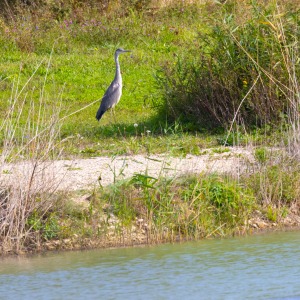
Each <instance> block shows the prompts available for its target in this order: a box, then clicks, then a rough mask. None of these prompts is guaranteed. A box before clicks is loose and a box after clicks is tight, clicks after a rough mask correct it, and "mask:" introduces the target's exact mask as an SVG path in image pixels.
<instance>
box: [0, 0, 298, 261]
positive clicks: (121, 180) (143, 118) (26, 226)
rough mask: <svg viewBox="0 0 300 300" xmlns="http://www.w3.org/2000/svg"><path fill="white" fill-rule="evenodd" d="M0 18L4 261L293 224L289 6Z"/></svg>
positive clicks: (105, 4) (148, 6) (185, 6)
mask: <svg viewBox="0 0 300 300" xmlns="http://www.w3.org/2000/svg"><path fill="white" fill-rule="evenodd" d="M0 7H1V10H0V11H1V13H0V30H1V36H0V44H1V47H0V52H1V53H0V106H1V107H0V128H1V131H0V155H1V162H0V252H1V254H2V255H4V254H11V253H24V252H36V251H43V250H53V249H81V248H90V247H108V246H123V245H135V244H146V243H158V242H172V241H180V240H187V239H199V238H207V237H225V236H231V235H236V234H247V233H250V232H253V231H257V230H262V229H263V230H264V229H269V228H271V229H274V228H276V229H277V228H283V227H291V226H293V227H294V226H299V203H300V202H299V196H300V184H299V181H300V178H299V176H300V175H299V174H300V173H299V157H300V155H299V149H300V147H299V139H300V134H299V133H300V128H299V126H300V125H299V124H300V122H299V107H300V106H299V104H300V103H299V100H300V99H299V95H300V93H299V85H298V78H299V32H300V31H299V7H300V1H279V0H277V1H275V0H269V1H233V0H232V1H225V2H222V1H220V2H218V1H203V2H201V3H199V1H194V2H193V1H189V2H188V3H185V2H178V1H168V2H166V1H158V0H152V1H151V0H149V1H148V0H146V1H131V0H128V1H101V0H94V1H92V0H90V1H85V2H81V1H60V0H58V1H48V0H41V1H21V0H15V1H10V2H9V3H8V2H7V1H3V2H1V3H0ZM119 47H122V48H125V49H130V50H132V52H131V53H130V54H127V56H126V57H124V56H123V57H120V64H121V70H122V76H123V95H122V98H121V100H120V102H119V103H118V105H117V107H116V111H115V113H116V120H113V118H112V117H111V116H110V114H109V113H106V114H105V115H104V116H103V117H102V118H101V120H100V122H99V123H98V122H97V121H96V120H95V114H96V111H97V109H98V107H99V101H100V99H101V97H102V96H103V93H104V91H105V90H106V88H107V87H108V85H109V83H110V82H111V80H112V79H113V76H114V73H115V69H114V67H115V66H114V60H113V54H114V51H115V50H116V49H117V48H119Z"/></svg>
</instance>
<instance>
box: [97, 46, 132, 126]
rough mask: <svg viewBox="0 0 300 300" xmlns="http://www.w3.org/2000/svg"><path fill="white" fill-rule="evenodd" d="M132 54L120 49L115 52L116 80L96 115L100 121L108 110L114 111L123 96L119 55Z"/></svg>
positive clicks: (105, 95)
mask: <svg viewBox="0 0 300 300" xmlns="http://www.w3.org/2000/svg"><path fill="white" fill-rule="evenodd" d="M125 52H131V51H130V50H124V49H122V48H119V49H117V50H116V52H115V63H116V74H115V78H114V80H113V81H112V83H111V84H110V86H109V87H108V89H107V90H106V92H105V94H104V96H103V98H102V100H101V104H100V107H99V109H98V111H97V114H96V119H97V120H98V121H99V120H100V119H101V117H102V116H103V114H104V113H105V112H106V111H107V110H108V109H113V108H114V107H115V105H116V104H117V103H118V102H119V100H120V98H121V95H122V76H121V69H120V63H119V54H121V53H125Z"/></svg>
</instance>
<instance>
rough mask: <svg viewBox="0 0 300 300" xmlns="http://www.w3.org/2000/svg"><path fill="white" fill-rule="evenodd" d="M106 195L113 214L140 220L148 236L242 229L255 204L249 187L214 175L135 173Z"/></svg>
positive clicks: (203, 234) (196, 235)
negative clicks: (152, 174) (153, 174)
mask: <svg viewBox="0 0 300 300" xmlns="http://www.w3.org/2000/svg"><path fill="white" fill-rule="evenodd" d="M105 197H106V198H107V199H108V202H109V203H110V205H111V209H110V210H111V212H113V213H114V214H115V215H116V216H118V217H119V218H120V220H121V221H122V222H123V223H124V224H125V225H128V224H132V223H134V222H135V220H136V219H142V220H144V221H145V222H146V223H147V224H148V225H147V228H148V230H149V238H150V239H151V237H152V238H154V237H156V238H157V237H158V238H160V239H170V240H175V239H178V238H183V239H189V238H201V237H208V236H225V235H227V234H233V233H241V232H244V231H245V230H246V227H247V226H246V225H245V224H247V219H248V218H249V216H250V214H251V211H252V208H253V205H254V197H253V195H252V193H251V191H250V190H248V189H245V188H242V186H241V185H240V184H239V183H238V182H237V181H236V180H234V179H232V178H230V177H222V176H217V175H199V176H194V175H192V176H186V177H183V178H178V179H175V180H172V179H167V178H153V177H151V176H148V175H143V174H136V175H135V176H133V177H132V178H131V179H130V180H129V181H127V182H125V183H124V184H122V185H119V186H118V188H116V189H114V190H113V191H112V190H110V192H108V193H107V194H106V196H105Z"/></svg>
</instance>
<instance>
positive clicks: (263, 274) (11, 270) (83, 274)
mask: <svg viewBox="0 0 300 300" xmlns="http://www.w3.org/2000/svg"><path fill="white" fill-rule="evenodd" d="M0 299H85V300H89V299H126V300H129V299H180V300H184V299H285V300H287V299H300V232H299V231H294V232H278V233H268V234H261V235H254V236H248V237H238V238H230V239H214V240H202V241H197V242H186V243H181V244H163V245H159V246H146V247H136V248H121V249H105V250H103V249H101V250H92V251H78V252H62V253H50V254H44V255H36V256H31V257H27V258H24V257H22V258H16V257H10V258H5V259H2V260H0Z"/></svg>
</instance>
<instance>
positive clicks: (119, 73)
mask: <svg viewBox="0 0 300 300" xmlns="http://www.w3.org/2000/svg"><path fill="white" fill-rule="evenodd" d="M115 62H116V75H115V78H116V79H118V80H119V82H121V83H122V76H121V69H120V63H119V56H118V55H116V56H115Z"/></svg>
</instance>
